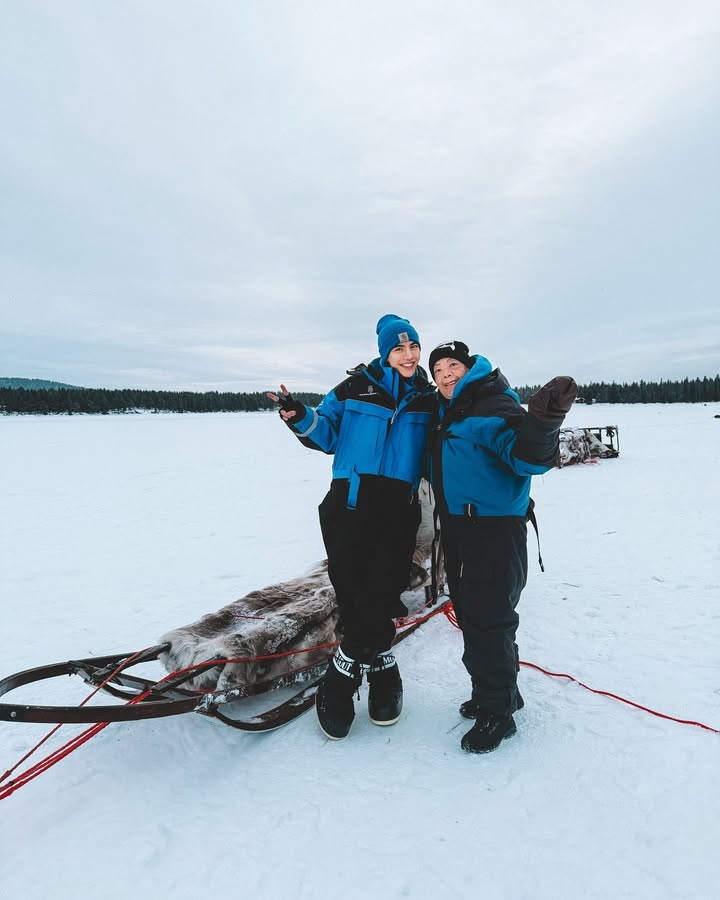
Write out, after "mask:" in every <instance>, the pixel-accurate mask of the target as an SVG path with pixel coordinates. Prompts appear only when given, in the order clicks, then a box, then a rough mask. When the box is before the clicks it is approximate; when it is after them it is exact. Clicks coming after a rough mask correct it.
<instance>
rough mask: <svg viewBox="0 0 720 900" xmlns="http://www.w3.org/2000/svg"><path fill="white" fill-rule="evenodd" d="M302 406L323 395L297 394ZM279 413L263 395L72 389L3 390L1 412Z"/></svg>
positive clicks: (314, 401) (313, 403) (311, 404)
mask: <svg viewBox="0 0 720 900" xmlns="http://www.w3.org/2000/svg"><path fill="white" fill-rule="evenodd" d="M293 396H294V397H296V398H297V399H298V400H300V401H301V402H302V403H307V404H308V405H309V406H316V405H317V404H318V403H319V402H320V401H321V399H322V394H308V393H305V394H303V393H296V394H294V395H293ZM263 409H277V404H275V403H273V402H272V400H269V399H268V398H267V397H266V396H265V394H264V393H261V392H255V393H250V394H245V393H237V394H236V393H230V392H224V393H220V392H218V391H208V392H206V393H194V392H193V391H141V390H130V389H125V390H106V389H104V388H72V389H70V390H65V389H59V390H27V389H25V388H0V412H6V413H48V414H50V413H65V414H69V415H72V414H73V413H100V414H108V413H127V412H135V411H136V410H151V411H152V412H179V413H185V412H194V413H196V412H255V411H257V410H263Z"/></svg>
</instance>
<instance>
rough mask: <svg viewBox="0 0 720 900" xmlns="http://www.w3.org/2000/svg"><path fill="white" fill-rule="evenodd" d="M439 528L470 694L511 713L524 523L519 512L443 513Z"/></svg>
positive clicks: (522, 579)
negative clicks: (470, 687)
mask: <svg viewBox="0 0 720 900" xmlns="http://www.w3.org/2000/svg"><path fill="white" fill-rule="evenodd" d="M441 529H442V543H443V550H444V552H445V565H446V569H447V581H448V588H449V590H450V597H451V598H452V601H453V606H454V607H455V613H456V616H457V620H458V625H460V627H461V629H462V633H463V642H464V648H465V649H464V653H463V663H464V665H465V668H466V669H467V671H468V673H469V675H470V678H471V679H472V698H473V700H475V701H476V702H477V703H478V704H479V705H480V706H481V707H483V708H484V709H487V710H488V711H490V712H493V713H495V714H497V715H507V714H510V713H513V712H515V710H516V709H517V673H518V669H519V662H518V660H519V656H518V649H517V644H516V643H515V634H516V632H517V627H518V621H519V618H518V614H517V612H516V611H515V607H516V606H517V604H518V601H519V599H520V594H521V593H522V590H523V588H524V587H525V583H526V581H527V570H528V563H527V523H526V521H525V519H524V518H523V517H521V516H444V517H443V519H442V521H441Z"/></svg>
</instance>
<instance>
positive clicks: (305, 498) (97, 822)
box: [0, 404, 720, 900]
mask: <svg viewBox="0 0 720 900" xmlns="http://www.w3.org/2000/svg"><path fill="white" fill-rule="evenodd" d="M718 414H720V404H708V405H702V404H699V405H672V406H659V405H650V406H599V405H598V406H593V407H582V406H579V407H575V408H574V409H573V410H572V412H571V414H570V416H569V418H568V423H569V424H576V425H609V424H613V425H615V424H616V425H618V426H619V427H620V442H621V456H620V458H619V459H616V460H608V461H603V462H600V463H597V464H594V465H584V466H577V467H568V468H566V469H563V470H562V471H559V470H555V471H553V472H551V473H549V474H547V475H546V476H544V477H542V478H538V479H535V483H534V489H533V496H534V498H535V500H536V503H537V511H538V520H539V525H540V537H541V542H542V553H543V558H544V561H545V566H546V570H547V571H546V573H545V574H542V573H541V572H540V570H539V568H538V566H537V564H536V562H535V558H536V554H535V552H534V550H535V537H534V533H533V532H532V531H531V532H530V535H529V548H530V558H531V560H532V563H531V571H530V579H529V582H528V586H527V588H526V590H525V593H524V594H523V598H522V600H521V604H520V610H519V611H520V614H521V623H520V632H519V644H520V650H521V658H522V659H523V660H526V661H529V662H533V663H536V664H539V665H541V666H543V667H546V668H548V669H550V670H552V671H556V672H566V673H570V674H572V675H574V676H575V677H576V678H578V679H580V680H582V681H583V682H585V683H586V684H588V685H590V686H592V687H595V688H599V689H603V690H607V691H612V692H615V693H617V694H620V695H622V696H624V697H627V698H628V699H631V700H634V701H636V702H638V703H641V704H644V705H646V706H649V707H652V708H653V709H656V710H659V711H662V712H665V713H667V714H670V715H673V716H677V717H679V718H683V719H693V720H699V721H701V722H704V723H707V724H709V725H711V726H713V727H715V728H720V658H719V653H718V646H720V603H719V600H720V542H719V541H718V533H719V529H718V509H720V477H719V476H718V469H719V467H720V419H717V418H715V416H717V415H718ZM0 435H1V437H0V452H1V463H0V504H1V505H2V509H1V513H2V514H1V516H0V563H1V565H0V596H1V597H2V630H1V632H0V634H1V638H0V675H7V674H9V673H11V672H15V671H18V670H21V669H25V668H29V667H32V666H36V665H41V664H44V663H49V662H55V661H60V660H64V659H68V658H72V657H82V656H90V655H95V654H103V653H113V652H124V651H129V650H135V649H139V648H141V647H145V646H148V645H150V644H153V643H155V641H156V639H157V638H158V637H159V636H160V635H161V634H162V633H163V632H164V631H167V630H168V629H170V628H173V627H176V626H179V625H184V624H186V623H188V622H191V621H194V620H195V619H197V618H198V617H199V616H200V615H201V614H203V613H206V612H210V611H213V610H215V609H217V608H219V607H220V606H223V605H224V604H226V603H228V602H229V601H230V600H232V599H234V598H236V597H238V596H241V595H242V594H244V593H246V592H247V591H249V590H251V589H253V588H256V587H260V586H263V585H266V584H271V583H273V582H275V581H279V580H282V579H284V578H287V577H289V576H293V575H297V574H300V573H302V572H303V571H304V570H305V569H307V568H308V567H309V566H310V564H311V563H312V562H313V561H315V560H317V559H319V558H321V557H322V556H323V548H322V543H321V538H320V532H319V527H318V525H317V516H316V507H317V504H318V502H319V501H320V499H321V498H322V496H323V494H324V491H325V489H326V486H327V482H328V477H329V466H330V461H329V459H328V458H326V457H324V456H323V455H322V454H319V453H312V452H311V451H308V450H305V449H303V448H302V447H301V446H300V445H298V444H297V442H296V441H294V440H293V438H292V436H291V435H290V434H289V433H287V432H286V430H285V429H284V428H283V427H282V426H281V424H280V422H279V421H278V419H277V417H276V416H275V415H272V414H239V415H196V416H191V415H185V416H175V415H151V414H142V415H132V416H108V417H82V416H73V417H2V418H0ZM460 655H461V639H460V635H459V633H458V632H457V631H455V630H454V629H453V628H452V627H451V625H450V624H449V623H448V622H447V620H446V619H445V618H444V617H436V618H435V619H433V620H432V621H430V622H429V623H427V624H426V625H425V626H423V628H421V629H420V630H419V631H418V632H416V633H415V634H414V635H412V636H411V637H410V638H408V639H407V640H406V641H405V642H404V643H403V644H401V645H400V646H399V647H398V659H399V662H400V667H401V670H402V673H403V678H404V682H405V695H406V701H405V713H404V715H403V718H402V719H401V721H400V722H399V723H398V724H397V725H396V726H394V727H392V728H377V727H375V726H373V725H372V724H370V723H369V721H368V720H367V717H366V715H365V713H364V711H363V710H361V711H360V713H359V715H358V718H357V719H356V722H355V725H354V726H353V730H352V732H351V734H350V736H349V738H348V739H347V740H346V741H343V742H330V741H327V740H325V739H324V737H323V736H322V734H321V733H320V731H319V729H318V727H317V723H316V720H315V717H314V713H312V712H311V713H309V714H307V715H306V716H304V717H301V718H300V719H298V720H297V721H295V722H293V723H292V724H290V725H289V726H287V727H286V728H284V729H280V730H279V731H275V732H272V733H269V734H265V735H251V734H245V733H241V732H237V731H235V730H233V729H230V728H227V727H225V726H223V725H221V724H219V723H216V722H213V721H212V720H209V719H205V718H203V717H201V716H197V715H193V714H188V715H185V716H181V717H179V718H174V719H167V720H153V721H149V722H139V723H131V724H122V725H112V726H109V727H108V728H106V729H105V730H104V731H103V732H102V733H101V734H100V735H99V736H97V737H96V738H95V739H94V740H92V741H90V742H89V743H88V744H85V745H84V746H83V747H81V748H80V749H79V750H77V751H76V752H75V753H73V754H71V755H70V756H69V757H68V758H67V759H65V760H64V761H62V762H61V763H60V764H59V765H57V766H55V767H54V768H52V769H50V770H49V771H48V772H46V773H45V774H43V775H41V776H40V777H39V778H38V779H36V780H35V781H33V782H31V783H29V784H28V785H26V786H25V787H23V788H22V789H20V790H18V791H17V792H16V793H14V794H13V795H12V796H10V797H9V798H7V799H5V800H3V801H0V896H1V897H2V898H3V900H25V898H29V900H43V898H52V900H66V898H67V900H70V898H73V900H74V898H79V900H84V898H93V900H98V898H102V900H115V898H117V900H121V898H122V900H126V898H127V897H132V898H133V900H144V898H151V897H152V898H158V897H173V898H179V900H182V898H188V900H190V898H192V900H195V898H199V897H210V896H222V897H246V898H253V900H265V898H267V900H270V898H278V897H292V898H294V900H305V898H306V900H315V898H318V897H322V896H329V897H342V898H343V900H354V898H366V897H367V898H369V897H373V898H382V900H385V898H407V897H410V898H416V897H417V898H426V897H427V898H466V897H467V898H482V900H495V898H498V900H501V898H502V900H520V898H528V900H529V898H532V900H557V898H598V900H599V898H603V900H605V898H613V900H618V898H633V900H636V898H648V900H661V898H662V900H664V898H678V900H689V898H708V900H709V898H711V897H715V896H717V861H716V858H717V846H718V838H719V837H720V825H719V824H718V823H719V822H720V816H719V815H718V809H719V808H720V791H719V789H718V771H719V765H720V735H718V734H714V733H712V732H709V731H705V730H702V729H700V728H697V727H693V726H689V725H681V724H676V723H674V722H671V721H666V720H663V719H659V718H655V717H653V716H650V715H648V714H647V713H644V712H641V711H639V710H636V709H633V708H631V707H629V706H626V705H624V704H622V703H619V702H617V701H615V700H612V699H609V698H607V697H602V696H598V695H595V694H592V693H589V692H588V691H586V690H583V689H582V688H581V687H579V686H578V685H576V684H573V683H572V682H569V681H567V680H563V679H556V678H550V677H548V676H546V675H543V674H541V673H539V672H537V671H535V670H533V669H531V668H528V667H526V668H524V669H523V670H522V671H521V674H520V679H521V687H522V693H523V696H524V698H525V701H526V706H525V709H524V710H522V711H521V712H519V713H518V714H517V723H518V734H517V736H516V737H514V738H513V739H512V740H508V741H505V742H504V743H503V744H502V745H501V747H500V749H499V750H497V751H496V752H495V753H492V754H487V755H484V756H470V755H467V754H465V753H463V752H462V751H461V750H460V747H459V742H460V737H461V735H462V733H463V731H464V729H465V728H466V727H467V725H466V723H465V722H464V721H463V720H461V719H460V717H459V715H458V714H457V706H458V704H459V702H460V701H461V700H463V699H465V698H466V696H467V694H468V679H467V676H466V674H465V672H464V669H463V667H462V664H461V662H460ZM24 690H29V689H24ZM86 693H87V688H86V687H85V686H84V685H83V684H82V682H79V680H78V681H76V680H75V679H63V680H62V681H61V682H59V683H58V684H52V685H51V686H49V687H48V688H47V690H46V691H39V692H37V694H38V695H37V696H36V699H37V700H41V699H43V697H45V698H47V699H48V700H49V701H50V702H54V703H58V702H66V701H67V702H70V699H71V698H74V699H75V700H77V699H81V698H82V697H84V696H85V694H86ZM23 696H24V697H26V698H27V699H29V698H28V697H27V695H26V694H24V695H23ZM14 698H15V695H14V694H12V695H8V696H7V697H6V698H4V699H5V700H7V701H8V702H10V701H11V700H12V699H14ZM364 700H365V695H364V689H363V701H364ZM0 702H2V701H0ZM48 728H49V727H48V726H42V725H27V724H24V725H23V724H10V723H0V773H1V772H3V771H5V770H6V769H7V768H9V767H10V766H12V765H14V764H15V763H16V761H17V760H18V759H19V758H20V757H21V756H22V755H23V753H24V752H25V751H26V750H27V749H28V748H29V747H30V746H32V745H33V744H34V743H35V742H36V741H37V740H39V739H40V737H41V736H42V735H43V734H45V733H46V732H47V731H48ZM80 730H81V726H66V727H65V728H63V729H62V730H61V732H60V733H59V734H58V735H57V736H56V737H55V738H53V740H52V742H50V743H49V746H48V745H45V746H44V747H43V748H42V749H41V751H40V752H39V756H42V755H44V754H45V753H47V752H48V750H49V749H51V748H52V747H55V746H58V745H59V744H60V743H61V742H62V741H64V740H67V739H68V738H69V737H70V736H71V735H73V734H75V733H77V732H79V731H80ZM33 761H34V760H33V759H31V760H30V761H29V763H28V764H30V763H32V762H33Z"/></svg>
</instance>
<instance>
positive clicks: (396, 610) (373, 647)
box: [319, 475, 420, 662]
mask: <svg viewBox="0 0 720 900" xmlns="http://www.w3.org/2000/svg"><path fill="white" fill-rule="evenodd" d="M347 498H348V482H347V481H346V480H345V479H336V480H334V481H333V482H332V484H331V485H330V490H329V491H328V493H327V495H326V497H325V499H324V500H323V501H322V503H321V504H320V507H319V512H320V527H321V529H322V536H323V541H324V542H325V549H326V551H327V555H328V574H329V576H330V581H331V582H332V586H333V587H334V588H335V595H336V597H337V602H338V607H339V610H340V625H341V627H342V630H343V640H342V647H343V650H344V651H345V652H346V653H347V654H348V656H351V657H352V658H353V659H359V660H360V661H361V662H372V660H373V658H374V657H375V655H376V654H377V653H378V652H379V651H381V650H387V649H389V647H390V646H391V644H392V641H393V638H394V637H395V624H394V622H393V619H394V618H397V617H398V616H403V615H405V614H406V613H407V607H406V606H405V605H404V604H403V603H402V601H401V599H400V594H401V593H402V592H403V591H404V590H405V589H406V588H407V585H408V581H409V579H410V567H411V564H412V558H413V552H414V550H415V538H416V535H417V530H418V527H419V525H420V504H419V501H418V498H417V495H416V494H415V492H413V490H412V487H411V485H409V484H408V483H407V482H404V481H399V480H397V479H393V478H384V477H382V476H372V475H363V476H361V478H360V489H359V492H358V499H357V505H356V508H355V509H348V508H347Z"/></svg>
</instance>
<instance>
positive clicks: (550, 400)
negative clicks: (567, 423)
mask: <svg viewBox="0 0 720 900" xmlns="http://www.w3.org/2000/svg"><path fill="white" fill-rule="evenodd" d="M576 396H577V385H576V384H575V382H574V380H573V379H572V378H570V376H569V375H558V376H557V377H556V378H553V379H552V381H548V383H547V384H544V385H543V386H542V387H541V388H540V390H538V391H536V392H535V393H534V394H533V395H532V397H531V398H530V400H529V401H528V412H529V413H530V415H531V416H535V418H536V419H539V420H540V421H541V422H547V423H548V424H551V425H562V423H563V421H564V419H565V416H566V414H567V412H568V410H569V409H570V407H571V406H572V405H573V403H574V402H575V397H576Z"/></svg>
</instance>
